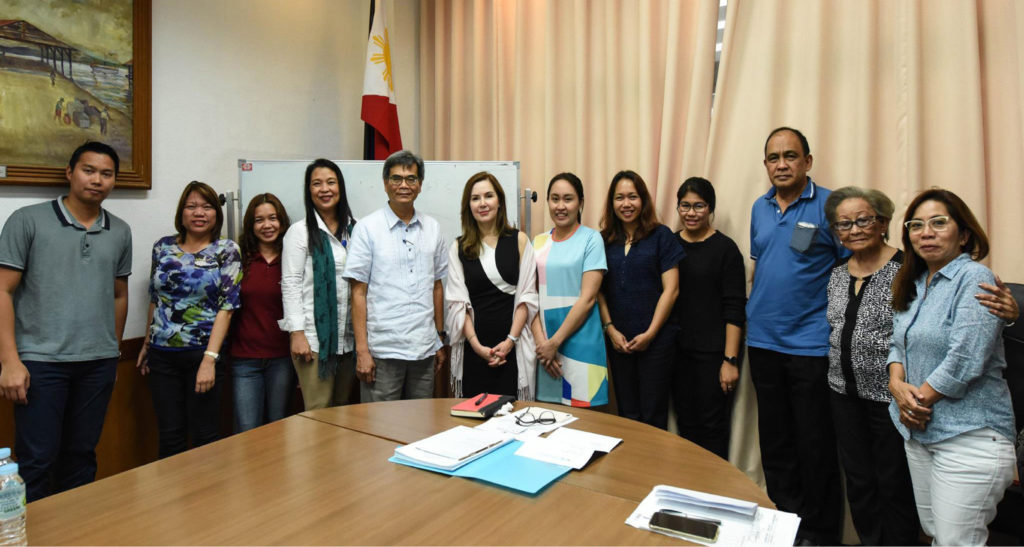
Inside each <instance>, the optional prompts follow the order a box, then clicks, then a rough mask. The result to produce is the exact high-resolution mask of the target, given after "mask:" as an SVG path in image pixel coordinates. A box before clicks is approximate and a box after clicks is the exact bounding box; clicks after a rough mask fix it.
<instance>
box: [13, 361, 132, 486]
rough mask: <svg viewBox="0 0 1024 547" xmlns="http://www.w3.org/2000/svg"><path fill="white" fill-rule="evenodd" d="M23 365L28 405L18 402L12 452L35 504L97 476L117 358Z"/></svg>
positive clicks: (27, 363) (37, 362) (36, 362)
mask: <svg viewBox="0 0 1024 547" xmlns="http://www.w3.org/2000/svg"><path fill="white" fill-rule="evenodd" d="M24 363H25V367H26V368H27V369H28V373H29V375H30V382H29V388H28V404H24V405H19V404H16V405H14V429H15V434H14V450H15V452H16V453H17V457H18V472H19V473H20V474H21V477H22V479H24V480H25V497H26V498H27V500H28V501H30V502H31V501H35V500H38V499H40V498H44V497H46V496H49V495H50V494H56V493H59V492H63V491H65V490H70V489H72V488H74V487H76V486H81V485H83V484H87V483H90V482H92V481H93V480H94V479H95V478H96V443H98V442H99V440H100V433H101V432H102V431H103V420H104V418H105V417H106V415H107V404H108V403H109V402H110V394H111V393H113V391H114V379H115V378H116V377H117V358H116V357H115V358H111V359H100V360H97V361H80V362H71V363H47V362H40V361H24Z"/></svg>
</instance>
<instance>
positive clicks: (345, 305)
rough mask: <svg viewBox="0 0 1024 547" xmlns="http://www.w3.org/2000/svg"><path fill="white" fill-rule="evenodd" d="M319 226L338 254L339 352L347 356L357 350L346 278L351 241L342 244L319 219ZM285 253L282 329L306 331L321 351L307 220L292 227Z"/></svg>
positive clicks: (335, 253)
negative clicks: (315, 311)
mask: <svg viewBox="0 0 1024 547" xmlns="http://www.w3.org/2000/svg"><path fill="white" fill-rule="evenodd" d="M316 222H317V226H318V227H319V228H320V230H322V231H323V232H324V233H325V234H327V239H328V240H329V241H330V242H331V251H332V252H333V253H334V271H335V275H336V276H337V280H338V282H337V286H338V290H337V293H338V353H339V354H344V353H348V352H350V351H352V350H353V349H355V338H354V336H353V334H352V312H351V308H350V305H349V303H350V301H351V300H350V298H349V292H350V291H349V285H348V281H346V280H345V279H342V274H343V273H345V263H346V261H347V259H348V253H347V250H346V245H347V241H339V240H338V238H336V237H334V234H331V233H330V231H329V230H328V229H327V225H326V224H324V221H323V220H322V219H321V218H320V216H319V215H317V216H316ZM283 247H284V248H283V249H282V251H281V297H282V299H283V300H284V319H283V320H281V321H280V323H279V325H280V327H281V330H284V331H288V332H295V331H299V330H301V331H303V332H304V333H305V335H306V340H307V341H309V349H310V350H312V351H313V352H314V353H315V352H318V351H320V342H319V340H318V339H317V336H316V322H315V321H314V319H313V253H312V251H310V249H309V236H308V232H307V230H306V221H305V220H300V221H298V222H296V223H295V224H292V226H291V228H288V232H287V233H286V234H285V235H284V241H283Z"/></svg>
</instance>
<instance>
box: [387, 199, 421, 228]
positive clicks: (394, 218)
mask: <svg viewBox="0 0 1024 547" xmlns="http://www.w3.org/2000/svg"><path fill="white" fill-rule="evenodd" d="M384 220H385V221H386V222H387V225H388V229H389V230H390V229H391V228H394V227H395V226H396V225H397V224H398V223H399V222H402V219H400V218H398V215H396V214H395V212H394V211H392V210H391V202H388V204H387V205H386V206H385V207H384ZM419 221H420V212H419V211H417V210H415V209H413V211H412V220H410V221H409V226H412V225H413V224H416V223H417V222H419Z"/></svg>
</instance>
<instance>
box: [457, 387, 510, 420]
mask: <svg viewBox="0 0 1024 547" xmlns="http://www.w3.org/2000/svg"><path fill="white" fill-rule="evenodd" d="M515 400H516V398H515V397H513V396H511V395H498V394H496V393H481V394H479V395H477V396H476V397H471V398H469V399H466V400H465V401H462V402H461V403H459V404H457V405H455V406H453V407H452V411H451V412H452V416H464V417H466V418H490V417H491V416H493V415H494V413H495V412H497V411H498V409H499V408H501V407H502V406H503V405H504V404H505V403H511V402H512V401H515Z"/></svg>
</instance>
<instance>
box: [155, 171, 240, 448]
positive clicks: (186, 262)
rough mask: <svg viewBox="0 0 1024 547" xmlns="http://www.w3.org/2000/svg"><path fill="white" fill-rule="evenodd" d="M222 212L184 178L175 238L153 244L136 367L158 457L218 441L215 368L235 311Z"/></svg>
mask: <svg viewBox="0 0 1024 547" xmlns="http://www.w3.org/2000/svg"><path fill="white" fill-rule="evenodd" d="M223 224H224V211H223V210H222V209H221V206H220V199H219V198H218V197H217V192H216V191H214V189H213V188H211V187H210V186H209V185H207V184H205V183H202V182H198V181H192V182H190V183H188V185H186V186H185V190H184V191H183V192H182V193H181V198H180V199H179V200H178V209H177V211H176V212H175V215H174V227H175V228H176V229H177V232H178V233H177V234H175V235H170V236H167V237H163V238H160V239H158V240H157V242H156V243H155V244H154V245H153V263H152V273H151V275H150V280H149V297H150V304H149V313H148V317H147V319H146V325H148V327H149V328H148V332H147V335H146V339H145V342H144V344H143V346H142V350H141V351H140V352H139V360H138V364H137V366H138V368H139V370H140V372H142V374H144V375H145V374H148V375H149V387H150V390H151V392H152V395H153V408H154V410H155V412H156V419H157V427H158V428H159V430H160V450H159V456H160V457H161V458H165V457H167V456H172V455H174V454H177V453H179V452H184V451H185V450H186V449H188V447H189V443H188V441H189V437H191V439H192V446H193V447H196V446H201V445H204V444H206V443H209V442H212V441H215V440H217V438H218V437H219V436H220V427H219V419H218V418H219V415H220V399H219V397H218V391H219V388H220V382H218V381H217V375H218V369H217V364H218V362H219V361H220V351H221V344H222V343H223V342H224V338H225V337H226V336H227V334H228V327H229V325H230V323H231V314H232V313H233V312H234V311H235V310H236V309H238V307H239V286H240V282H241V280H242V267H241V266H242V264H241V259H240V254H239V249H238V245H237V244H236V243H235V242H234V241H231V240H230V239H221V237H220V231H221V227H222V226H223Z"/></svg>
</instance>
